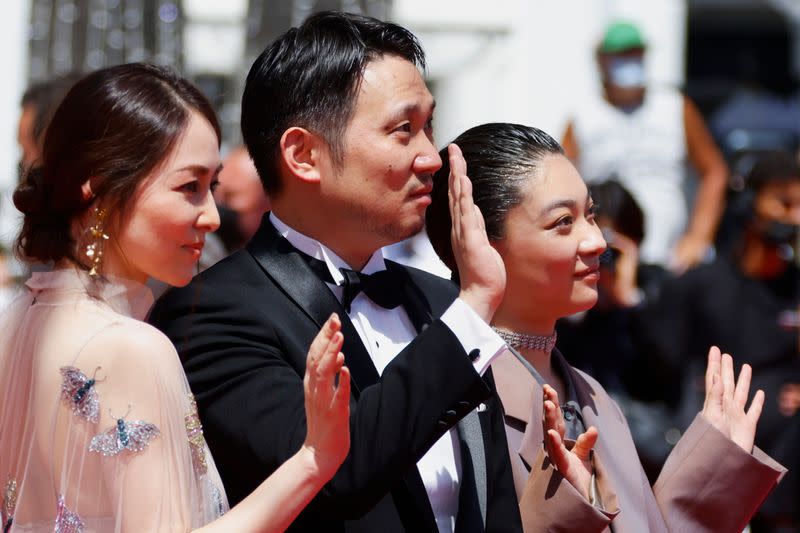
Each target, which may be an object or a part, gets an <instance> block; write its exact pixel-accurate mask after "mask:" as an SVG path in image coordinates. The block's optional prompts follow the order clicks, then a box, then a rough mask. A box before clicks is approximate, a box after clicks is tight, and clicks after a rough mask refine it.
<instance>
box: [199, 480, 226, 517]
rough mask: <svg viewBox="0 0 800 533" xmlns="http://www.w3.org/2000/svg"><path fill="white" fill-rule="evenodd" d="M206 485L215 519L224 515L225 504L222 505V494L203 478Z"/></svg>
mask: <svg viewBox="0 0 800 533" xmlns="http://www.w3.org/2000/svg"><path fill="white" fill-rule="evenodd" d="M204 479H205V482H206V484H207V485H208V491H209V493H210V494H211V502H212V505H213V507H212V509H213V510H214V518H215V519H217V518H219V517H220V516H222V515H224V514H225V504H224V503H222V492H221V491H220V490H219V487H217V486H216V485H215V484H214V482H213V481H211V480H210V479H209V478H208V476H205V477H204Z"/></svg>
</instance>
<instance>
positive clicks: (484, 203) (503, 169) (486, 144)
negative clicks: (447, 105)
mask: <svg viewBox="0 0 800 533" xmlns="http://www.w3.org/2000/svg"><path fill="white" fill-rule="evenodd" d="M453 142H454V143H455V144H457V145H458V147H459V148H461V152H462V153H463V154H464V160H465V161H466V162H467V176H469V179H470V181H471V182H472V197H473V200H474V201H475V205H477V206H478V209H480V210H481V213H482V214H483V218H484V221H485V223H486V234H487V236H488V237H489V240H490V241H499V240H501V239H502V238H503V236H504V235H505V222H506V217H507V216H508V213H509V211H510V210H511V209H513V208H514V207H516V206H518V205H519V204H520V203H522V201H523V200H524V199H525V191H526V184H527V183H528V182H529V181H530V179H531V177H532V176H534V177H535V176H536V175H537V173H538V172H539V169H540V167H541V162H542V160H543V159H544V158H545V157H546V156H549V155H553V154H562V155H563V154H564V150H563V149H562V148H561V145H559V144H558V142H556V141H555V139H553V138H552V137H551V136H550V135H548V134H547V133H545V132H543V131H542V130H540V129H537V128H533V127H530V126H522V125H519V124H509V123H505V122H496V123H490V124H482V125H480V126H475V127H474V128H470V129H468V130H467V131H465V132H464V133H462V134H461V135H459V136H458V137H456V139H455V140H454V141H453ZM440 155H441V156H442V161H443V162H444V164H443V165H442V168H440V169H439V170H438V171H437V172H436V173H435V174H434V176H433V192H432V193H431V198H432V202H431V205H429V206H428V209H427V211H426V212H425V225H426V229H427V232H428V237H429V238H430V240H431V244H432V245H433V248H434V250H436V253H437V255H438V256H439V258H441V260H442V261H443V262H444V264H445V265H447V267H448V268H449V269H450V270H452V271H453V273H454V274H456V273H457V270H456V262H455V258H454V256H453V249H452V247H451V244H450V231H451V228H452V221H451V219H450V209H449V204H448V199H447V190H448V176H449V175H450V161H449V158H448V155H447V148H444V149H442V151H441V152H440Z"/></svg>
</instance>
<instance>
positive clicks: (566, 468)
mask: <svg viewBox="0 0 800 533" xmlns="http://www.w3.org/2000/svg"><path fill="white" fill-rule="evenodd" d="M544 431H545V437H544V442H545V449H546V450H547V454H548V456H549V457H550V461H551V462H552V463H553V466H555V467H556V470H558V471H559V472H560V473H561V475H562V476H564V478H565V479H566V480H567V481H569V483H570V484H571V485H572V486H573V487H575V488H576V489H577V490H578V492H580V493H581V495H583V497H584V498H586V499H587V500H589V499H590V493H591V484H592V463H591V451H592V448H594V445H595V443H596V442H597V436H598V432H597V428H595V427H594V426H591V427H589V429H587V430H586V431H585V432H584V433H582V434H581V435H580V436H578V440H576V441H575V446H573V447H572V450H568V449H567V447H566V446H565V445H564V432H565V431H566V424H565V423H564V413H562V412H561V404H560V403H559V401H558V393H557V392H556V391H555V389H554V388H553V387H551V386H550V385H545V386H544Z"/></svg>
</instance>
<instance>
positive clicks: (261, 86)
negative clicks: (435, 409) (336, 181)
mask: <svg viewBox="0 0 800 533" xmlns="http://www.w3.org/2000/svg"><path fill="white" fill-rule="evenodd" d="M385 55H394V56H398V57H401V58H403V59H406V60H408V61H410V62H411V63H413V64H415V65H416V66H417V67H418V68H420V69H424V68H425V54H424V52H423V51H422V47H421V46H420V44H419V41H418V40H417V38H416V37H414V35H413V34H412V33H411V32H410V31H408V30H407V29H405V28H403V27H401V26H398V25H397V24H393V23H391V22H383V21H380V20H377V19H374V18H371V17H365V16H362V15H355V14H351V13H340V12H331V11H327V12H321V13H317V14H315V15H312V16H311V17H309V18H308V19H306V21H305V22H303V24H301V25H300V26H299V27H297V28H292V29H290V30H289V31H287V32H286V33H284V34H283V35H281V36H280V37H278V38H277V39H276V40H275V41H273V42H272V44H270V45H269V47H267V49H266V50H264V52H262V53H261V55H260V56H259V57H258V59H256V61H255V63H253V66H252V67H251V68H250V72H249V73H248V75H247V82H246V84H245V88H244V94H243V96H242V120H241V124H242V136H243V138H244V142H245V144H246V145H247V150H248V151H249V152H250V157H252V158H253V162H254V163H255V166H256V169H257V170H258V174H259V176H260V177H261V182H262V183H263V184H264V189H265V190H266V191H267V192H268V193H269V194H272V195H274V194H276V193H277V192H279V191H280V189H281V179H280V164H279V159H278V152H279V147H280V139H281V136H282V135H283V133H284V132H285V131H286V130H287V129H288V128H290V127H293V126H298V127H302V128H306V129H308V130H309V131H312V132H313V133H315V134H317V135H320V136H321V137H322V138H323V139H324V140H325V142H326V143H327V144H328V146H329V147H330V150H331V154H332V156H333V160H334V163H335V164H338V163H341V158H342V154H343V152H344V143H343V136H344V131H345V129H346V127H347V124H348V123H349V121H350V118H351V117H352V114H353V111H354V109H355V102H356V98H357V95H358V89H359V87H360V83H361V79H362V75H363V72H364V69H365V67H366V66H367V64H368V63H369V62H370V61H373V60H376V59H380V58H381V57H383V56H385Z"/></svg>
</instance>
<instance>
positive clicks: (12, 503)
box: [0, 477, 17, 533]
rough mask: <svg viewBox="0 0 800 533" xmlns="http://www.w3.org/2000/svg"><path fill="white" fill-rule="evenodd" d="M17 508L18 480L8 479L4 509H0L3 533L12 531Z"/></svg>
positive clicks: (4, 494) (4, 496)
mask: <svg viewBox="0 0 800 533" xmlns="http://www.w3.org/2000/svg"><path fill="white" fill-rule="evenodd" d="M16 507H17V480H16V479H14V478H13V477H10V478H8V483H6V489H5V491H4V492H3V508H2V509H0V517H2V522H3V524H2V527H3V533H8V532H9V531H10V530H11V524H13V523H14V511H15V510H16Z"/></svg>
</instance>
